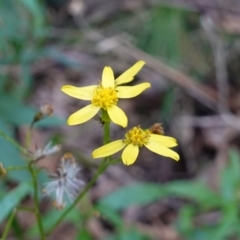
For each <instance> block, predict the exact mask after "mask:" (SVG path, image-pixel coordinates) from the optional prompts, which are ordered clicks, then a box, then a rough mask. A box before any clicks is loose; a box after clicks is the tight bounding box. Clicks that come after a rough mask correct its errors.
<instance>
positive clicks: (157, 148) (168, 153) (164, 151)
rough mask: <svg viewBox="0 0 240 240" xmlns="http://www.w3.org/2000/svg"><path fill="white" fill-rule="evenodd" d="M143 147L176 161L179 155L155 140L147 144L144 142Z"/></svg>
mask: <svg viewBox="0 0 240 240" xmlns="http://www.w3.org/2000/svg"><path fill="white" fill-rule="evenodd" d="M145 147H146V148H148V149H149V150H150V151H152V152H155V153H157V154H159V155H162V156H165V157H170V158H172V159H174V160H176V161H178V160H179V155H178V154H177V153H176V152H174V151H173V150H171V149H169V148H167V147H165V146H163V145H160V144H158V143H156V142H149V143H148V144H145Z"/></svg>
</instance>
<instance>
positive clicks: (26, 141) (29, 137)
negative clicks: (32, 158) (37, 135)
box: [25, 125, 32, 149]
mask: <svg viewBox="0 0 240 240" xmlns="http://www.w3.org/2000/svg"><path fill="white" fill-rule="evenodd" d="M31 137H32V125H31V126H30V127H29V128H28V130H27V135H26V140H25V147H26V149H29V147H30V143H31Z"/></svg>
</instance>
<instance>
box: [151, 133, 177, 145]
mask: <svg viewBox="0 0 240 240" xmlns="http://www.w3.org/2000/svg"><path fill="white" fill-rule="evenodd" d="M150 136H151V137H150V139H149V142H156V143H158V144H161V145H163V146H165V147H175V146H177V145H178V144H177V140H176V139H175V138H173V137H168V136H163V135H157V134H150Z"/></svg>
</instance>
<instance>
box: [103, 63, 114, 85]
mask: <svg viewBox="0 0 240 240" xmlns="http://www.w3.org/2000/svg"><path fill="white" fill-rule="evenodd" d="M102 86H103V87H104V88H108V87H112V88H113V87H114V74H113V70H112V69H111V68H110V67H105V68H104V69H103V73H102Z"/></svg>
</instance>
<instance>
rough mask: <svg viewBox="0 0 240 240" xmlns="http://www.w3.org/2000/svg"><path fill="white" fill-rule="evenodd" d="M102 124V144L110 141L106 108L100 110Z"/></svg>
mask: <svg viewBox="0 0 240 240" xmlns="http://www.w3.org/2000/svg"><path fill="white" fill-rule="evenodd" d="M102 120H103V122H104V124H103V144H107V143H109V142H110V118H109V116H108V113H107V111H106V110H102Z"/></svg>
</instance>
